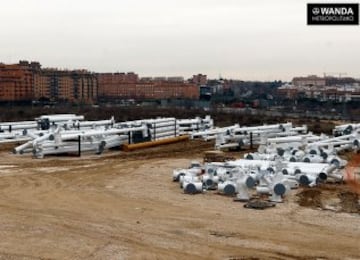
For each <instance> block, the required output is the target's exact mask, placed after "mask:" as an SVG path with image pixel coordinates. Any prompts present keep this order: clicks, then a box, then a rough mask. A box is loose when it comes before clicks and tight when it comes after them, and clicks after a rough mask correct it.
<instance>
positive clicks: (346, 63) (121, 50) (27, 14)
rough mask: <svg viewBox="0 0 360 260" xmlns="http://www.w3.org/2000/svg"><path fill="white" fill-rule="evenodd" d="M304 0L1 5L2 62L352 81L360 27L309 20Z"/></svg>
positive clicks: (359, 71) (19, 0)
mask: <svg viewBox="0 0 360 260" xmlns="http://www.w3.org/2000/svg"><path fill="white" fill-rule="evenodd" d="M307 2H309V1H303V0H272V1H269V0H254V1H250V0H248V1H246V0H101V1H100V0H11V1H2V2H1V7H0V35H1V40H0V61H2V62H5V63H15V62H17V61H18V60H19V59H27V60H36V61H40V62H41V63H42V65H43V66H44V67H59V68H69V69H73V68H86V69H89V70H92V71H98V72H116V71H125V72H126V71H135V72H137V73H139V74H140V76H160V75H167V76H177V75H182V76H185V77H189V76H191V75H192V74H194V73H205V74H207V75H209V77H212V78H214V77H218V76H219V74H221V75H222V76H224V77H227V78H237V79H259V80H275V79H283V80H289V79H291V77H292V76H295V75H307V74H319V75H322V74H323V73H324V72H327V73H328V72H347V73H348V75H351V76H355V77H359V78H360V27H359V26H307V25H306V3H307ZM310 2H314V1H310ZM315 2H321V1H315ZM328 2H331V1H328ZM342 2H353V1H342Z"/></svg>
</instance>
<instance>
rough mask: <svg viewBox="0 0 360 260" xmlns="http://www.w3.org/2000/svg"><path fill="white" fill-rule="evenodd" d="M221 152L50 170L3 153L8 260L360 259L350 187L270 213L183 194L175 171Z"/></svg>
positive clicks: (4, 254)
mask: <svg viewBox="0 0 360 260" xmlns="http://www.w3.org/2000/svg"><path fill="white" fill-rule="evenodd" d="M212 147H213V144H212V143H204V142H201V141H188V142H184V143H179V144H174V145H169V146H163V147H157V148H151V149H147V150H142V151H136V152H132V153H124V152H121V151H112V152H108V153H105V154H103V155H100V156H98V155H91V154H89V155H83V156H82V157H81V158H78V157H75V156H62V157H46V158H44V159H41V160H39V159H32V158H31V156H29V155H25V156H24V155H22V156H15V155H13V154H11V153H10V152H8V151H4V150H3V151H1V152H0V155H1V156H0V237H1V239H0V259H360V242H359V238H360V215H359V213H358V212H354V213H347V212H349V211H347V210H343V208H342V206H341V205H345V204H347V203H348V201H351V203H354V201H355V200H356V198H353V196H355V195H353V193H351V191H350V190H347V188H346V187H344V185H333V186H331V185H330V186H324V187H322V186H320V187H316V188H314V189H312V190H310V189H299V190H297V191H293V192H292V193H291V195H289V196H287V197H286V199H285V201H284V203H280V204H277V206H276V207H274V208H269V209H266V210H260V211H259V210H252V209H246V208H244V207H243V203H240V202H233V200H232V198H229V197H225V196H221V195H218V194H216V192H206V193H203V194H198V195H186V194H183V192H182V190H181V189H179V185H178V183H174V182H172V181H171V173H172V170H173V169H174V168H177V167H187V166H188V164H189V162H190V161H191V160H194V159H198V160H201V159H202V155H203V152H204V151H206V150H210V149H212ZM233 155H237V156H239V153H237V154H236V153H235V154H233ZM307 193H309V194H307ZM296 194H299V195H298V196H296ZM309 197H310V198H311V197H314V199H313V201H314V202H311V201H310V202H309V201H308V200H306V199H305V198H309ZM349 197H351V198H350V199H349ZM302 199H304V201H305V202H302ZM349 203H350V202H349ZM351 203H350V205H348V206H346V207H349V208H353V207H355V206H356V204H354V205H355V206H354V205H353V204H351ZM299 204H300V205H299ZM339 205H340V206H341V207H340V206H339ZM326 207H327V208H326ZM346 207H345V208H346ZM324 209H328V210H324Z"/></svg>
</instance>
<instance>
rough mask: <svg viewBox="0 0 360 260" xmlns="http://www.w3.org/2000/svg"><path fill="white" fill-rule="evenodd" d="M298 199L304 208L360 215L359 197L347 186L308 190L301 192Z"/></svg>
mask: <svg viewBox="0 0 360 260" xmlns="http://www.w3.org/2000/svg"><path fill="white" fill-rule="evenodd" d="M297 197H298V199H297V202H298V203H299V205H300V206H302V207H309V208H316V209H324V210H331V211H336V212H347V213H359V214H360V204H359V195H358V194H356V193H355V192H353V191H352V190H351V189H350V188H349V187H348V186H347V185H320V186H318V187H315V188H306V189H304V190H302V191H300V192H299V193H298V194H297Z"/></svg>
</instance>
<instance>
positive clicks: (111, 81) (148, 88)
mask: <svg viewBox="0 0 360 260" xmlns="http://www.w3.org/2000/svg"><path fill="white" fill-rule="evenodd" d="M128 75H129V73H128V74H124V73H113V74H112V73H100V74H98V84H99V97H100V98H103V99H170V98H179V99H198V98H199V88H198V87H197V86H196V85H195V84H192V83H185V82H184V81H183V79H182V78H180V77H172V78H170V79H168V78H166V77H156V78H141V80H139V79H138V77H137V76H136V77H135V76H131V77H129V76H128ZM135 75H136V74H135ZM135 78H136V79H137V80H136V82H134V80H135Z"/></svg>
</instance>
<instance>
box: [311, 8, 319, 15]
mask: <svg viewBox="0 0 360 260" xmlns="http://www.w3.org/2000/svg"><path fill="white" fill-rule="evenodd" d="M312 13H313V15H318V14H320V9H319V8H317V7H314V8H313V9H312Z"/></svg>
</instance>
